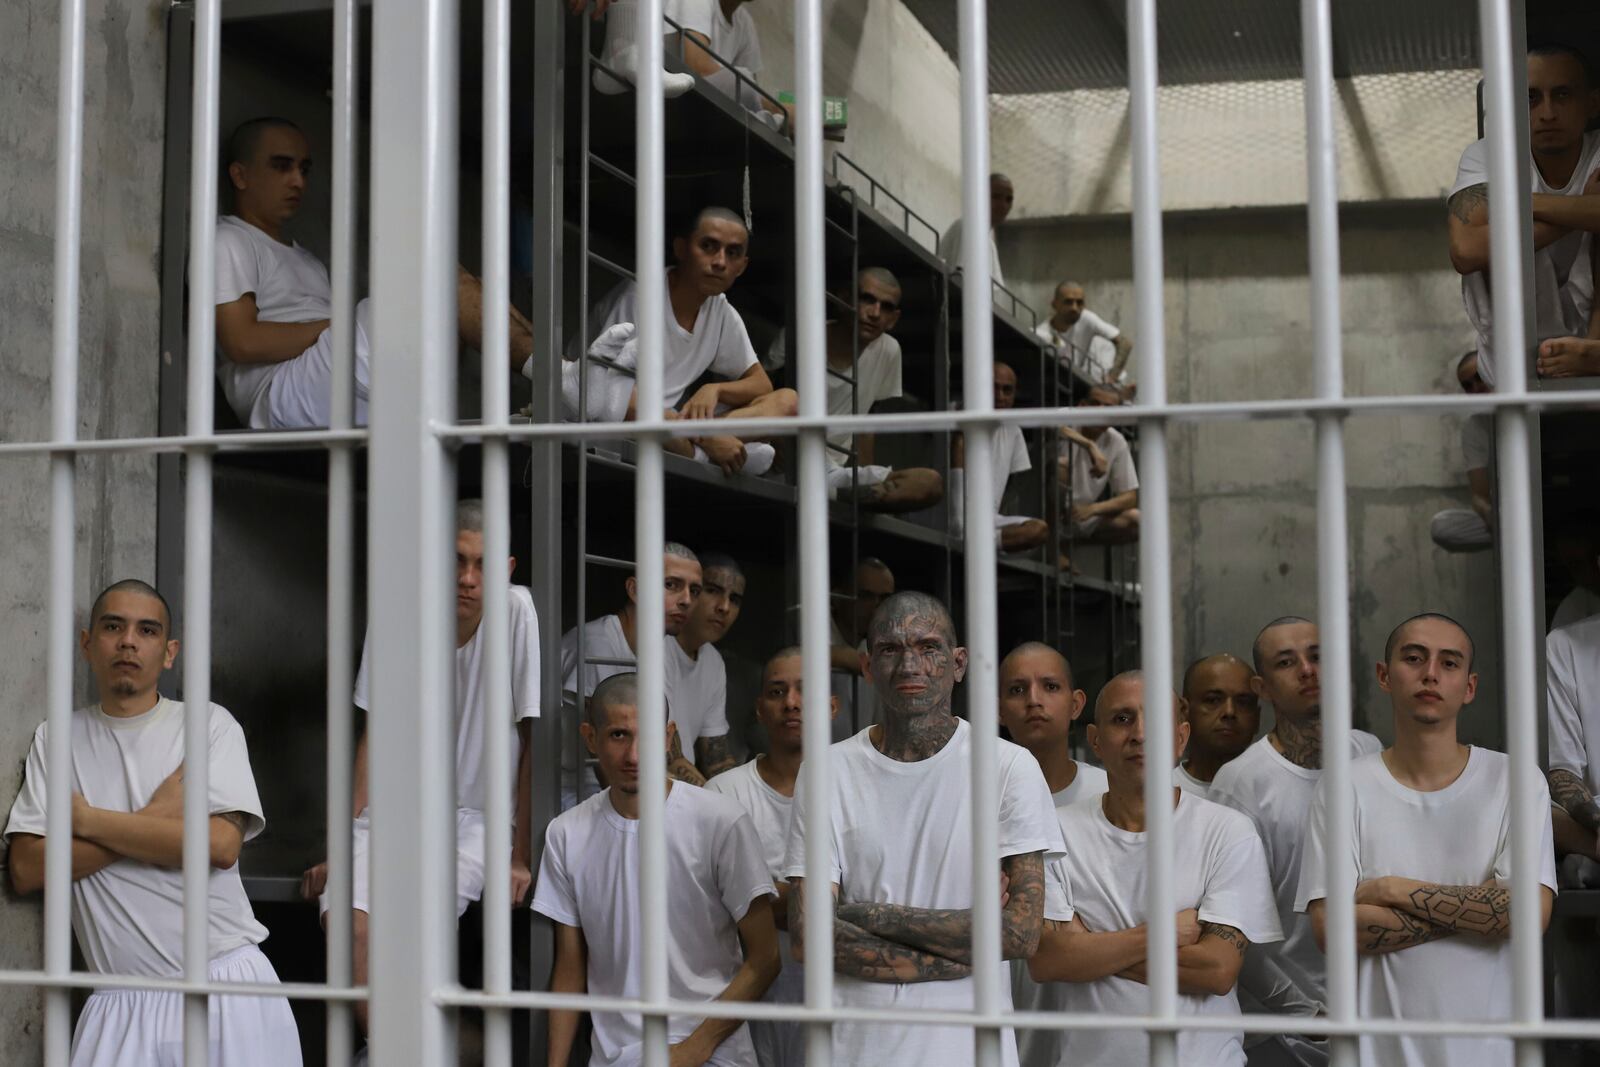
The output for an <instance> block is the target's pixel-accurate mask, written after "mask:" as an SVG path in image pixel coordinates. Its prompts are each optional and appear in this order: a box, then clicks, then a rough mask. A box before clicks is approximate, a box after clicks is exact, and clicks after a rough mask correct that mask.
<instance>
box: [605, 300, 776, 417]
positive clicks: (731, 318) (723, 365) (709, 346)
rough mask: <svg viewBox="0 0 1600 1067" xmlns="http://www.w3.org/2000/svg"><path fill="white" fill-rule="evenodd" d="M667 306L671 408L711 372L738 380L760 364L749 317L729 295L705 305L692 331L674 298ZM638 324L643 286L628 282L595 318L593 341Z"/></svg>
mask: <svg viewBox="0 0 1600 1067" xmlns="http://www.w3.org/2000/svg"><path fill="white" fill-rule="evenodd" d="M668 273H669V274H670V273H671V271H670V270H669V271H668ZM662 308H663V311H664V317H665V325H666V335H665V338H664V341H663V343H664V345H665V355H666V359H665V363H664V364H663V366H662V382H661V398H662V401H663V402H664V403H665V404H666V405H667V406H668V407H677V406H678V404H679V402H680V401H682V400H683V394H684V393H685V392H687V391H688V389H689V387H690V386H691V385H693V384H694V383H695V382H697V381H699V379H700V376H701V375H702V374H705V373H706V372H707V371H710V372H711V373H713V374H716V375H718V376H719V377H722V378H726V379H727V380H729V381H733V380H734V379H736V378H738V377H740V376H741V375H743V374H744V372H745V371H747V370H749V369H750V368H751V367H752V366H754V365H755V362H756V350H755V348H754V347H753V346H752V345H751V344H750V335H749V333H747V332H746V331H745V328H744V319H742V318H740V317H739V313H738V312H737V311H735V310H734V307H733V305H732V304H730V303H728V297H727V296H726V295H725V294H722V293H718V294H717V295H716V296H713V297H711V298H709V299H708V300H706V302H705V303H703V304H701V305H700V313H699V314H698V315H697V316H696V317H695V320H694V332H692V333H691V332H689V331H688V330H685V329H684V328H683V327H682V326H680V325H678V319H677V316H675V315H673V313H672V301H671V300H669V299H663V301H662ZM638 321H639V287H638V285H637V284H635V283H634V282H632V281H626V280H625V281H623V282H621V283H619V284H618V285H617V286H616V288H614V289H612V290H611V292H609V293H607V294H606V296H605V299H603V300H601V301H600V303H599V304H598V305H596V307H595V309H594V312H593V313H592V314H591V315H590V316H589V331H590V334H591V337H590V338H589V340H590V341H591V342H593V340H594V339H595V338H596V337H599V336H600V335H601V334H602V333H604V332H605V331H606V330H607V329H609V328H610V327H612V326H615V325H616V324H617V323H619V322H632V323H637V322H638Z"/></svg>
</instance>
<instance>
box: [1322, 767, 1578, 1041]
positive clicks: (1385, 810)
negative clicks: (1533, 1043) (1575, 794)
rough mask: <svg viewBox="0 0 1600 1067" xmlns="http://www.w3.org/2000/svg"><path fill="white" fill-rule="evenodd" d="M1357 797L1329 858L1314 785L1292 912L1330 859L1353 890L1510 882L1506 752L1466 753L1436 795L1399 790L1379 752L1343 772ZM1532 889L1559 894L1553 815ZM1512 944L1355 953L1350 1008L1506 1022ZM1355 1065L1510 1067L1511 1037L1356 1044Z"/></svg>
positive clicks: (1543, 800)
mask: <svg viewBox="0 0 1600 1067" xmlns="http://www.w3.org/2000/svg"><path fill="white" fill-rule="evenodd" d="M1528 778H1529V782H1530V783H1531V785H1530V789H1531V792H1532V793H1533V795H1532V796H1531V797H1530V798H1529V799H1530V800H1531V802H1532V803H1533V804H1534V806H1535V810H1537V811H1539V812H1541V813H1543V812H1545V811H1546V809H1548V808H1549V806H1550V790H1549V788H1548V787H1547V786H1546V785H1545V781H1544V776H1543V775H1540V774H1538V773H1536V772H1535V773H1531V774H1529V776H1528ZM1350 785H1351V791H1352V792H1353V793H1354V794H1355V827H1354V829H1355V833H1354V836H1353V839H1352V841H1351V845H1352V846H1353V851H1352V853H1351V854H1350V855H1348V856H1345V857H1342V858H1341V857H1337V856H1329V855H1328V854H1327V845H1326V840H1327V837H1326V826H1325V824H1326V820H1327V815H1326V812H1327V802H1328V798H1327V793H1328V783H1327V781H1326V780H1324V781H1323V782H1322V783H1320V784H1319V785H1318V787H1317V793H1316V797H1315V798H1314V799H1313V800H1312V802H1311V811H1310V813H1309V814H1308V815H1307V817H1306V844H1305V858H1304V859H1303V861H1302V862H1301V867H1300V889H1299V892H1298V893H1296V895H1295V908H1296V910H1298V911H1305V910H1306V908H1307V907H1308V906H1309V905H1310V904H1311V902H1312V901H1314V900H1323V899H1326V898H1327V895H1328V870H1329V865H1330V864H1331V863H1345V864H1348V865H1349V866H1350V867H1351V868H1352V869H1353V871H1354V874H1355V880H1356V883H1357V884H1358V885H1359V884H1360V883H1361V882H1364V881H1367V880H1368V879H1371V878H1379V877H1383V876H1385V875H1396V876H1399V877H1402V878H1416V879H1419V880H1420V881H1423V882H1429V883H1433V884H1435V885H1468V886H1476V885H1482V884H1484V883H1485V882H1489V881H1491V880H1492V881H1493V882H1495V883H1496V884H1498V885H1501V886H1508V885H1509V884H1510V881H1511V839H1510V828H1511V760H1510V758H1509V757H1508V756H1506V754H1505V753H1504V752H1490V751H1489V750H1487V749H1482V748H1476V747H1474V748H1472V749H1471V750H1470V751H1469V752H1468V754H1467V765H1466V767H1465V769H1463V770H1462V772H1461V775H1460V777H1458V778H1457V779H1456V780H1455V781H1454V782H1451V783H1450V784H1449V785H1447V786H1445V787H1444V788H1443V789H1437V790H1434V791H1433V792H1428V793H1424V792H1419V791H1417V790H1415V789H1411V788H1409V787H1407V786H1404V785H1401V784H1400V783H1399V782H1398V781H1397V780H1396V779H1395V777H1394V775H1393V774H1391V773H1390V772H1389V768H1388V766H1387V765H1385V763H1384V762H1383V753H1381V752H1377V753H1373V754H1372V755H1370V756H1363V757H1361V758H1360V759H1358V760H1356V761H1354V762H1353V763H1352V764H1351V765H1350ZM1539 821H1540V823H1541V825H1542V833H1541V835H1540V836H1541V838H1542V840H1541V841H1540V843H1539V849H1538V853H1539V856H1540V863H1539V882H1540V884H1542V885H1545V886H1548V887H1549V888H1550V889H1551V890H1552V891H1553V890H1554V889H1555V888H1556V867H1555V846H1554V843H1553V842H1552V840H1551V837H1552V834H1551V827H1550V819H1549V818H1548V817H1545V818H1542V819H1540V820H1539ZM1511 985H1512V976H1511V942H1510V941H1509V940H1506V941H1486V940H1484V939H1482V938H1475V937H1469V936H1462V935H1456V936H1453V937H1443V938H1440V939H1439V940H1437V941H1431V942H1429V943H1427V944H1424V945H1416V946H1413V947H1412V948H1407V949H1401V950H1399V951H1397V952H1388V953H1384V954H1383V955H1379V956H1360V957H1358V958H1357V960H1356V999H1357V1004H1356V1011H1357V1014H1358V1015H1359V1016H1360V1017H1362V1018H1371V1019H1456V1020H1468V1021H1471V1022H1475V1023H1485V1022H1499V1021H1502V1020H1506V1019H1509V1018H1511ZM1361 1061H1362V1062H1363V1063H1369V1064H1383V1065H1384V1067H1491V1065H1495V1067H1501V1065H1503V1067H1510V1064H1511V1062H1512V1052H1511V1042H1510V1041H1509V1040H1496V1039H1493V1038H1484V1037H1427V1038H1423V1037H1416V1036H1408V1037H1363V1038H1362V1039H1361Z"/></svg>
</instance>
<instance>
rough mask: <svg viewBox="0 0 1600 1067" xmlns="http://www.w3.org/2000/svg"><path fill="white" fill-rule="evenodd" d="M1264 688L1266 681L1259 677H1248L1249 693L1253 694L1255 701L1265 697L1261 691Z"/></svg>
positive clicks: (1253, 675)
mask: <svg viewBox="0 0 1600 1067" xmlns="http://www.w3.org/2000/svg"><path fill="white" fill-rule="evenodd" d="M1266 687H1267V682H1266V679H1264V678H1262V677H1261V675H1259V674H1252V675H1251V676H1250V692H1252V693H1254V694H1255V695H1256V699H1257V700H1261V699H1262V698H1263V697H1265V696H1266V694H1265V693H1263V692H1262V690H1263V689H1265V688H1266Z"/></svg>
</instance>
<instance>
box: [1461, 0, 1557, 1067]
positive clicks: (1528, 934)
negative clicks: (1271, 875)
mask: <svg viewBox="0 0 1600 1067" xmlns="http://www.w3.org/2000/svg"><path fill="white" fill-rule="evenodd" d="M1514 9H1515V10H1514ZM1478 13H1479V32H1480V33H1481V34H1484V36H1483V37H1482V38H1481V40H1482V41H1483V42H1484V49H1483V84H1484V110H1485V112H1486V113H1487V114H1486V122H1487V128H1488V145H1487V148H1488V157H1489V158H1488V162H1489V189H1490V195H1491V196H1492V197H1493V198H1494V202H1495V203H1498V204H1525V203H1527V200H1528V195H1529V189H1530V177H1531V176H1530V173H1529V169H1528V168H1529V166H1530V163H1529V158H1528V149H1527V144H1528V128H1527V127H1528V109H1527V106H1526V104H1525V103H1524V101H1526V99H1527V84H1526V81H1527V67H1526V62H1525V59H1524V56H1525V55H1526V53H1527V44H1526V40H1527V24H1526V21H1525V15H1524V13H1523V12H1522V10H1521V8H1520V6H1518V5H1512V4H1507V3H1503V2H1495V0H1481V2H1480V3H1479V5H1478ZM1532 227H1533V223H1532V219H1531V217H1530V216H1529V215H1528V213H1527V212H1526V211H1491V212H1490V214H1489V255H1490V272H1491V273H1492V275H1493V276H1494V277H1496V278H1499V279H1514V280H1516V281H1518V282H1520V284H1514V285H1496V286H1495V287H1494V351H1495V355H1496V362H1495V377H1496V382H1495V390H1496V391H1497V392H1499V393H1502V394H1505V395H1507V396H1511V397H1515V398H1521V399H1525V398H1526V397H1527V395H1528V366H1529V363H1530V362H1531V360H1532V359H1533V352H1532V348H1533V345H1532V340H1531V339H1532V338H1533V321H1532V318H1533V315H1532V312H1533V302H1532V301H1531V300H1530V299H1529V294H1531V293H1532V291H1533V274H1532V248H1533V230H1532ZM1534 419H1535V416H1534V415H1533V414H1532V413H1531V412H1530V411H1529V409H1527V408H1526V407H1516V408H1503V409H1501V410H1500V411H1499V412H1497V413H1496V417H1495V438H1496V449H1495V462H1496V466H1495V469H1496V471H1497V472H1498V475H1497V479H1498V483H1499V484H1498V486H1497V492H1498V495H1499V500H1498V502H1497V506H1496V511H1497V512H1498V514H1499V525H1500V531H1499V532H1500V540H1499V546H1500V603H1501V615H1502V618H1503V619H1504V626H1505V631H1504V632H1505V650H1504V655H1503V657H1502V662H1503V663H1504V669H1505V702H1504V707H1505V708H1506V751H1507V753H1508V754H1509V755H1510V757H1511V827H1512V833H1511V838H1512V844H1511V956H1512V967H1513V971H1512V974H1513V983H1512V988H1513V1011H1512V1018H1513V1019H1514V1020H1516V1021H1518V1022H1525V1023H1533V1022H1537V1021H1538V1020H1539V1019H1540V1018H1542V1017H1543V1014H1544V1008H1543V994H1544V988H1543V978H1542V968H1541V954H1540V948H1541V946H1540V937H1541V934H1540V929H1541V924H1540V906H1539V896H1540V890H1539V867H1540V858H1541V857H1540V848H1541V847H1542V842H1543V834H1542V833H1541V830H1540V820H1541V819H1548V818H1549V815H1548V813H1545V812H1541V811H1540V810H1538V808H1539V807H1540V806H1539V805H1536V804H1534V803H1532V797H1533V794H1532V790H1534V789H1535V788H1536V784H1535V775H1537V774H1538V768H1537V763H1536V761H1537V760H1538V758H1539V733H1538V730H1539V727H1538V723H1537V720H1536V715H1537V709H1538V708H1539V707H1541V706H1542V705H1541V704H1540V703H1539V702H1538V696H1539V678H1538V671H1539V664H1540V663H1542V657H1541V656H1540V655H1539V651H1540V646H1539V645H1538V643H1537V641H1538V638H1539V634H1540V627H1539V622H1540V621H1541V620H1539V619H1537V618H1535V615H1534V597H1535V593H1534V586H1535V582H1536V579H1537V575H1536V573H1535V570H1534V558H1535V557H1534V552H1535V547H1534V544H1533V524H1532V521H1531V515H1532V512H1533V508H1534V502H1533V499H1532V486H1531V484H1530V483H1531V481H1532V475H1533V472H1534V470H1535V469H1536V468H1535V463H1536V457H1534V456H1533V455H1532V453H1531V450H1530V448H1529V442H1530V440H1533V439H1534V436H1533V433H1534ZM1516 1060H1517V1064H1518V1067H1538V1065H1539V1064H1542V1063H1543V1062H1544V1051H1543V1047H1542V1045H1541V1044H1540V1042H1539V1041H1538V1040H1536V1039H1532V1038H1524V1039H1521V1040H1519V1041H1517V1044H1516Z"/></svg>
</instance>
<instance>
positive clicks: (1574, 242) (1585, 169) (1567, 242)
mask: <svg viewBox="0 0 1600 1067" xmlns="http://www.w3.org/2000/svg"><path fill="white" fill-rule="evenodd" d="M1597 168H1600V131H1597V132H1591V133H1586V134H1584V135H1583V148H1582V154H1581V156H1580V157H1579V161H1578V165H1577V166H1576V167H1575V168H1573V171H1572V177H1571V178H1569V179H1568V180H1567V184H1566V185H1564V186H1562V187H1560V188H1559V189H1558V188H1554V187H1552V186H1551V185H1549V184H1547V183H1546V182H1545V180H1544V177H1543V176H1542V175H1540V173H1539V166H1538V164H1537V163H1531V164H1530V166H1529V173H1530V176H1531V178H1532V181H1533V192H1534V193H1552V194H1555V195H1557V196H1579V195H1581V194H1582V193H1583V186H1584V183H1585V182H1587V181H1588V180H1589V175H1591V174H1593V173H1594V172H1595V170H1596V169H1597ZM1488 181H1489V166H1488V151H1487V148H1486V146H1485V143H1484V142H1483V141H1474V142H1473V143H1472V144H1470V145H1468V146H1467V148H1466V151H1464V152H1462V153H1461V165H1460V166H1459V167H1458V168H1457V169H1456V180H1455V182H1454V183H1453V184H1452V185H1451V186H1450V192H1449V194H1448V195H1449V196H1454V195H1455V194H1456V193H1458V192H1460V191H1461V190H1463V189H1465V188H1467V187H1469V186H1473V185H1479V184H1486V183H1487V182H1488ZM1590 242H1591V237H1590V235H1589V234H1588V233H1587V232H1585V231H1583V230H1574V231H1572V232H1571V233H1568V234H1567V235H1566V236H1564V237H1562V238H1561V239H1560V240H1558V241H1554V242H1552V243H1550V244H1548V245H1545V246H1544V247H1543V248H1540V249H1536V250H1535V251H1534V253H1533V289H1534V313H1535V329H1536V330H1537V332H1538V337H1537V338H1536V339H1537V340H1540V341H1543V340H1545V339H1546V338H1550V337H1561V336H1565V335H1567V334H1576V335H1577V336H1580V337H1581V336H1583V335H1584V334H1585V332H1586V331H1587V328H1588V324H1589V308H1590V306H1591V305H1592V304H1593V302H1594V274H1593V272H1592V270H1591V269H1590V266H1589V246H1590ZM1461 300H1462V303H1464V304H1465V305H1466V308H1467V317H1468V318H1469V319H1471V320H1472V325H1473V328H1474V329H1476V330H1477V332H1478V375H1479V377H1481V378H1482V379H1483V380H1484V382H1486V383H1487V384H1489V385H1493V384H1494V381H1495V370H1494V350H1493V346H1494V314H1493V312H1494V309H1493V305H1492V302H1491V300H1490V292H1489V275H1488V272H1487V271H1477V272H1475V273H1472V274H1464V275H1462V277H1461Z"/></svg>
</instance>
